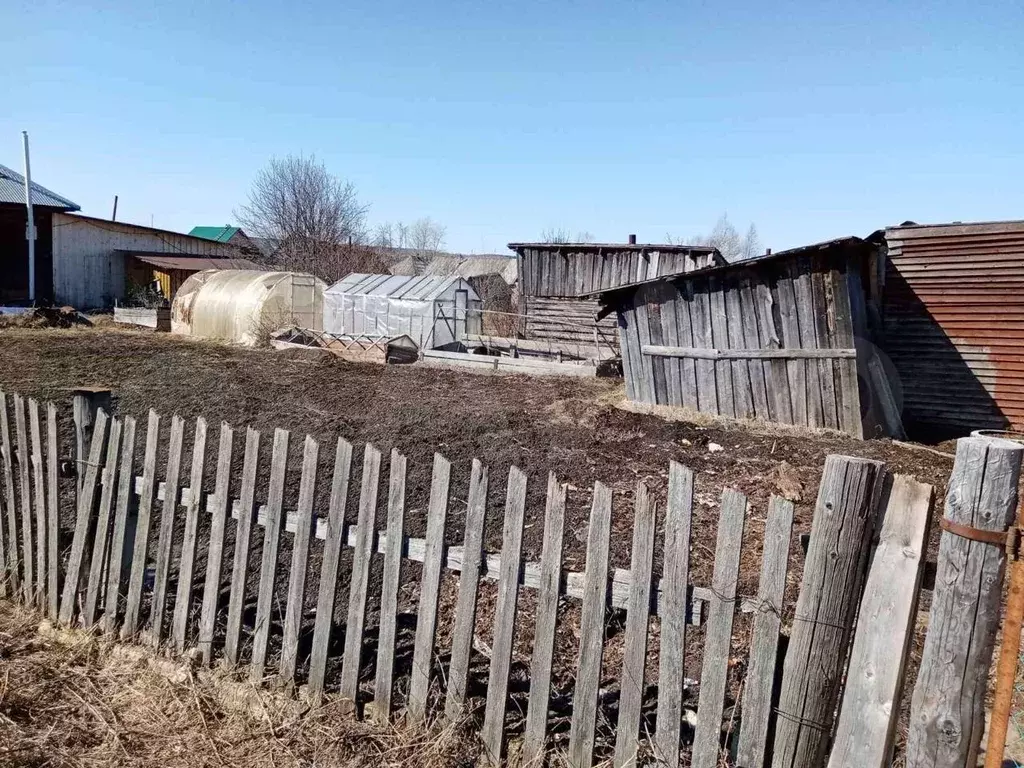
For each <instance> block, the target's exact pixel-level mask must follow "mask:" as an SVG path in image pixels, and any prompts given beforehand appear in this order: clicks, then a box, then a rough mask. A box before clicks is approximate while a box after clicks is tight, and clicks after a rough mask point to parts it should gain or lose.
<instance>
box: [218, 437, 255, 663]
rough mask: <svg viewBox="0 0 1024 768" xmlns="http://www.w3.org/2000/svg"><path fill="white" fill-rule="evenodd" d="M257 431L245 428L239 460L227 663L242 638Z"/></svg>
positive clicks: (234, 658) (234, 657) (236, 658)
mask: <svg viewBox="0 0 1024 768" xmlns="http://www.w3.org/2000/svg"><path fill="white" fill-rule="evenodd" d="M259 455H260V433H259V432H257V431H256V430H255V429H253V428H252V427H249V428H248V429H247V430H246V431H245V459H244V461H243V464H242V489H241V491H240V493H241V502H240V504H239V507H238V522H237V524H236V525H235V553H234V556H233V558H232V563H231V592H230V594H229V595H228V623H227V629H226V631H225V634H224V659H225V660H226V661H227V663H228V664H230V665H237V664H238V661H239V643H240V642H241V639H242V611H243V609H244V607H245V583H246V581H247V579H248V577H249V555H250V553H251V551H252V522H253V516H254V515H253V508H254V507H255V504H256V469H257V466H258V464H259Z"/></svg>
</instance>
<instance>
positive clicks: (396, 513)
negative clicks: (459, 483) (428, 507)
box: [373, 450, 407, 721]
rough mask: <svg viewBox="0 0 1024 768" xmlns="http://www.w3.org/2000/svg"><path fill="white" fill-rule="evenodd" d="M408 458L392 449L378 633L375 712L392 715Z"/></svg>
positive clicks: (385, 717)
mask: <svg viewBox="0 0 1024 768" xmlns="http://www.w3.org/2000/svg"><path fill="white" fill-rule="evenodd" d="M406 463H407V462H406V458H405V456H403V455H402V454H400V453H399V452H398V451H396V450H392V451H391V483H390V487H389V489H388V528H387V541H386V546H385V551H384V574H383V576H382V578H381V597H380V625H379V630H378V634H377V671H376V672H377V673H376V677H375V679H374V688H373V713H374V715H375V716H376V717H378V718H381V719H383V720H385V721H387V720H389V719H390V718H391V688H392V684H393V682H394V665H395V637H396V633H397V630H398V588H399V586H400V585H401V577H402V529H403V528H404V526H405V471H406Z"/></svg>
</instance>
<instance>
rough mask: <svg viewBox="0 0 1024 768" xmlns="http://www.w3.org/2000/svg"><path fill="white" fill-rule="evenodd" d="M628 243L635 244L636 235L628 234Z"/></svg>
mask: <svg viewBox="0 0 1024 768" xmlns="http://www.w3.org/2000/svg"><path fill="white" fill-rule="evenodd" d="M629 244H630V245H636V235H630V236H629Z"/></svg>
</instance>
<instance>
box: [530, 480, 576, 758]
mask: <svg viewBox="0 0 1024 768" xmlns="http://www.w3.org/2000/svg"><path fill="white" fill-rule="evenodd" d="M566 491H567V486H566V485H564V484H561V483H559V482H558V479H557V478H556V477H555V474H554V472H552V473H550V474H549V475H548V496H547V506H546V507H545V510H544V543H543V545H542V547H541V555H540V569H541V575H540V588H539V590H538V593H537V611H536V616H537V618H536V626H535V629H534V635H533V653H532V655H531V658H530V699H529V702H528V703H527V707H526V727H525V729H524V732H523V764H524V765H541V761H542V759H543V756H544V747H545V740H546V737H547V722H548V703H549V701H550V696H551V664H552V662H553V661H554V653H555V628H556V625H557V622H558V596H559V593H560V591H561V584H562V538H563V535H564V532H565V500H566Z"/></svg>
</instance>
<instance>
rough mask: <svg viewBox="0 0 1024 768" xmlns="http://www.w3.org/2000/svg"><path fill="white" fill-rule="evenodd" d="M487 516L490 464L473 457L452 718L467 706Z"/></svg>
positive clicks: (449, 707)
mask: <svg viewBox="0 0 1024 768" xmlns="http://www.w3.org/2000/svg"><path fill="white" fill-rule="evenodd" d="M486 516H487V467H485V466H484V465H483V464H481V463H480V462H479V461H478V460H477V459H473V471H472V475H471V476H470V481H469V498H468V499H467V505H466V527H465V529H464V533H463V544H462V552H463V556H462V573H461V575H460V576H459V598H458V601H457V603H456V605H455V628H454V630H453V632H452V652H451V662H450V664H449V668H448V690H447V692H446V694H445V703H444V713H445V717H447V718H448V719H449V720H455V719H458V718H459V717H461V716H462V711H463V708H464V707H465V705H466V686H467V683H468V681H469V655H470V652H471V651H472V650H473V630H474V627H475V626H476V598H477V589H478V587H479V585H480V569H481V566H482V564H483V563H482V560H483V545H484V520H485V518H486Z"/></svg>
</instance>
